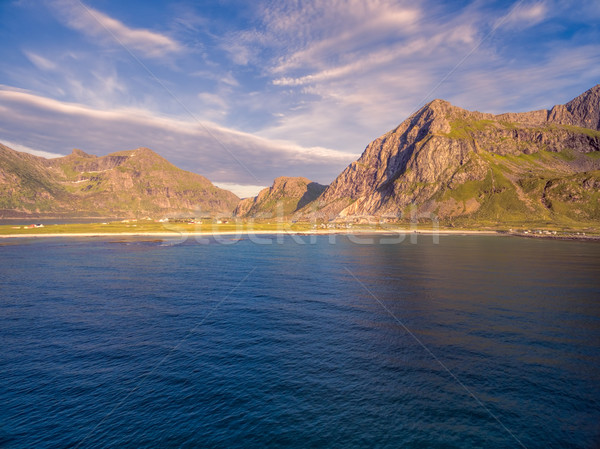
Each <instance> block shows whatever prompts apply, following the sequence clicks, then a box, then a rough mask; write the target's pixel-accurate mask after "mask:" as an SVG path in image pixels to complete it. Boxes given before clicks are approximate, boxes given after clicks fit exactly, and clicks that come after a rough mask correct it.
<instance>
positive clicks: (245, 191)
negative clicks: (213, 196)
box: [213, 182, 269, 198]
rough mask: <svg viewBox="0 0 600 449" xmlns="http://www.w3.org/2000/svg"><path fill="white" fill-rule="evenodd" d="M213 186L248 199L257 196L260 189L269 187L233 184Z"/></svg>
mask: <svg viewBox="0 0 600 449" xmlns="http://www.w3.org/2000/svg"><path fill="white" fill-rule="evenodd" d="M213 184H214V185H216V186H217V187H219V188H221V189H225V190H229V191H230V192H233V193H235V194H236V195H237V196H239V197H240V198H250V197H254V196H256V195H258V192H260V191H261V190H262V189H264V188H266V187H269V186H257V185H252V184H236V183H234V182H214V183H213Z"/></svg>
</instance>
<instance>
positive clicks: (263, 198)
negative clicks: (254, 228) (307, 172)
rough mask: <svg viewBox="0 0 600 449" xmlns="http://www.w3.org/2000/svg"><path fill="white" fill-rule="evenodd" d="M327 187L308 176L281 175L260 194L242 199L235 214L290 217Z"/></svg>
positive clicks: (241, 215)
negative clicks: (291, 176) (292, 176)
mask: <svg viewBox="0 0 600 449" xmlns="http://www.w3.org/2000/svg"><path fill="white" fill-rule="evenodd" d="M325 188H326V186H324V185H321V184H318V183H316V182H312V181H311V180H309V179H306V178H302V177H295V178H290V177H285V176H281V177H279V178H276V179H275V181H273V185H272V186H271V187H267V188H266V189H263V190H261V191H260V192H259V194H258V196H256V197H254V198H246V199H243V200H242V201H240V203H239V204H238V205H237V207H236V208H235V210H234V215H235V216H236V217H240V218H272V217H289V216H290V215H292V214H293V213H294V212H296V211H297V210H298V209H300V208H302V207H304V206H306V205H307V204H308V203H310V202H311V201H313V200H315V199H316V198H317V197H318V196H319V195H320V194H321V193H323V191H324V190H325Z"/></svg>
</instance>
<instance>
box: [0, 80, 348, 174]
mask: <svg viewBox="0 0 600 449" xmlns="http://www.w3.org/2000/svg"><path fill="white" fill-rule="evenodd" d="M0 115H1V116H3V117H5V119H4V120H2V122H1V123H0V141H1V140H2V139H4V140H9V141H14V142H19V143H21V144H22V145H27V146H29V147H31V148H35V149H39V150H43V151H48V152H57V153H59V152H62V153H67V152H69V150H70V148H72V147H73V146H76V147H78V148H82V149H85V150H87V151H89V152H92V153H97V154H107V153H109V152H113V151H118V150H123V149H133V148H136V147H139V146H147V147H150V148H152V149H154V150H155V151H157V152H159V153H160V154H162V155H163V156H164V157H166V158H167V159H169V160H171V161H172V162H174V163H176V165H178V166H180V167H181V168H184V169H187V170H191V171H195V172H197V173H201V174H203V175H205V176H207V177H208V178H209V179H211V180H213V181H217V182H218V181H221V182H231V180H236V181H237V183H238V184H250V185H256V182H255V181H256V179H252V178H251V177H249V174H248V171H249V172H251V173H253V174H255V175H256V176H257V177H258V179H259V180H260V181H262V182H264V183H265V185H267V184H270V183H271V181H272V178H273V177H274V176H273V173H287V174H289V175H290V176H301V175H306V174H307V173H310V174H312V177H313V179H314V180H315V181H318V182H325V183H328V182H330V181H331V178H332V175H331V174H332V173H333V174H335V173H337V172H339V171H341V170H342V169H343V168H344V167H345V166H346V165H347V164H349V163H350V162H351V161H352V160H354V159H355V158H356V157H357V154H352V153H345V152H342V151H336V150H332V149H329V148H324V147H307V148H306V147H301V146H299V145H297V144H295V143H293V142H289V141H285V140H273V139H267V138H263V137H258V136H255V135H252V134H248V133H244V132H240V131H236V130H233V129H230V128H226V127H223V126H219V125H216V124H213V123H203V125H202V126H200V124H198V123H196V122H193V121H184V120H179V119H173V118H169V117H163V116H156V115H153V114H151V113H150V112H148V111H145V110H141V109H134V108H129V109H125V108H123V109H114V110H107V109H102V110H100V109H94V108H90V107H88V106H85V105H81V104H76V103H66V102H60V101H57V100H53V99H50V98H45V97H41V96H38V95H34V94H32V93H29V92H23V91H19V90H10V89H6V88H3V89H0ZM49 136H52V137H49ZM215 138H216V139H218V142H220V144H222V145H224V146H225V147H227V148H228V149H229V150H230V151H231V152H232V153H233V154H234V155H235V157H236V159H237V160H239V161H240V162H241V164H242V165H243V166H244V167H246V168H247V169H248V170H245V169H244V167H242V166H240V165H239V164H238V163H237V161H235V160H232V159H231V158H230V157H229V156H228V155H227V154H224V153H223V152H220V151H215V148H219V147H220V144H219V143H218V142H217V141H216V140H215Z"/></svg>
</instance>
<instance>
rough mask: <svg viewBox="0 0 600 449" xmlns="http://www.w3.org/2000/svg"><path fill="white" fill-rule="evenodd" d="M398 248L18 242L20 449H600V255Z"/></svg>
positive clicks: (481, 241) (7, 349)
mask: <svg viewBox="0 0 600 449" xmlns="http://www.w3.org/2000/svg"><path fill="white" fill-rule="evenodd" d="M382 238H384V237H374V241H373V243H371V244H358V243H356V242H353V241H351V240H349V239H348V238H346V237H340V236H337V237H336V238H335V244H332V243H331V242H330V238H329V237H327V236H324V237H316V238H314V242H313V243H310V242H309V238H308V237H304V239H305V242H306V244H300V243H298V242H297V241H295V240H294V239H292V238H291V237H285V238H283V239H282V238H275V237H272V238H266V241H265V240H264V239H263V241H262V243H268V242H271V243H272V244H262V245H261V244H256V243H255V242H252V241H251V240H249V239H242V240H240V241H233V240H232V241H226V242H221V243H219V242H216V241H211V242H204V243H198V242H196V241H194V240H189V241H187V242H183V243H180V242H168V241H166V242H162V241H147V240H143V239H139V240H136V239H130V240H114V239H85V240H84V239H81V240H77V239H70V240H68V239H46V240H31V241H23V240H6V241H3V242H0V318H1V320H2V321H1V323H2V324H1V327H0V347H1V353H0V447H2V448H7V449H8V448H196V447H211V448H212V447H214V448H221V447H222V448H229V447H249V448H263V447H268V448H277V447H299V448H309V447H310V448H313V447H344V448H364V447H373V448H396V447H407V448H482V447H489V448H516V447H526V448H531V449H533V448H544V449H548V448H597V447H600V244H597V243H591V242H568V241H551V240H536V239H519V238H511V237H495V236H446V237H445V236H442V237H441V238H440V241H439V244H434V242H433V240H432V239H431V237H427V236H419V237H418V241H417V243H416V244H413V243H411V242H410V241H409V240H406V241H404V242H403V243H401V244H385V243H386V241H384V242H383V243H382V241H381V239H382ZM222 243H228V244H222Z"/></svg>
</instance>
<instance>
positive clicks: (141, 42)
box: [0, 0, 600, 197]
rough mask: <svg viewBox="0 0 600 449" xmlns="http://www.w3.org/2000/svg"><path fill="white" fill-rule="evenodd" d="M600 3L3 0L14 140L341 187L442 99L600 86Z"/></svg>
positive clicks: (1, 30) (548, 97) (215, 176)
mask: <svg viewBox="0 0 600 449" xmlns="http://www.w3.org/2000/svg"><path fill="white" fill-rule="evenodd" d="M599 24H600V1H598V0H581V1H568V0H559V1H553V0H541V1H529V0H520V1H493V0H490V1H488V0H475V1H429V0H423V1H418V0H411V1H388V0H371V1H367V0H362V1H357V0H347V1H344V0H326V1H312V0H303V1H285V0H274V1H271V0H254V1H247V0H244V1H238V0H215V1H208V0H207V1H199V2H198V1H184V0H181V1H177V0H175V1H149V0H128V1H126V2H123V1H121V0H119V1H117V0H85V1H79V0H0V142H1V143H4V144H5V145H7V146H9V147H11V148H13V149H15V150H19V151H28V152H32V153H34V154H38V155H42V156H45V157H52V156H57V155H66V154H69V153H70V152H71V151H72V150H73V149H74V148H79V149H82V150H84V151H85V152H87V153H90V154H95V155H98V156H102V155H105V154H109V153H111V152H115V151H123V150H132V149H135V148H138V147H142V146H144V147H148V148H151V149H152V150H154V151H156V152H157V153H159V154H160V155H161V156H163V157H165V158H166V159H168V160H169V161H171V162H172V163H174V164H175V165H177V166H178V167H180V168H183V169H185V170H189V171H193V172H195V173H199V174H201V175H203V176H206V177H207V178H208V179H210V180H211V181H212V182H213V183H215V184H216V185H218V186H220V187H224V188H228V189H230V190H232V191H233V192H234V193H236V194H237V195H238V196H241V197H246V196H252V195H255V194H256V193H257V192H258V190H259V189H260V188H262V187H264V186H267V185H270V184H271V183H272V181H273V179H274V178H275V177H277V176H305V177H307V178H309V179H311V180H313V181H316V182H320V183H323V184H328V183H330V182H331V181H332V180H333V179H335V177H336V176H337V175H338V174H339V173H340V172H341V171H342V170H343V169H344V168H345V167H346V166H347V165H348V164H349V163H351V162H352V161H354V160H355V159H356V158H357V157H358V156H359V155H360V154H361V153H362V151H363V150H364V148H365V147H366V146H367V145H368V144H369V142H371V141H372V140H374V139H375V138H377V137H379V136H380V135H382V134H384V133H386V132H387V131H389V130H391V129H393V128H395V127H396V126H397V125H398V124H400V123H401V122H402V121H403V120H405V119H406V118H407V117H408V116H409V115H410V114H411V113H413V112H415V111H416V110H418V108H420V107H421V106H423V105H424V104H426V103H427V102H429V101H431V100H433V99H435V98H442V99H445V100H448V101H450V102H451V103H453V104H454V105H456V106H460V107H463V108H467V109H471V110H479V111H482V112H492V113H502V112H520V111H529V110H536V109H547V108H550V107H552V106H553V105H554V104H563V103H566V102H568V101H569V100H571V99H572V98H574V97H576V96H578V95H579V94H581V93H583V92H584V91H585V90H587V89H589V88H591V87H593V86H594V85H596V84H598V83H599V82H600V25H599Z"/></svg>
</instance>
